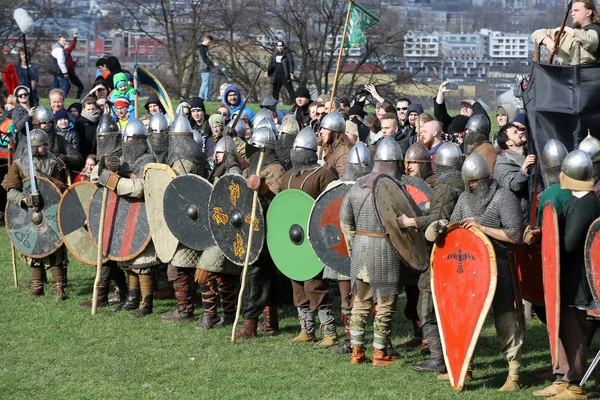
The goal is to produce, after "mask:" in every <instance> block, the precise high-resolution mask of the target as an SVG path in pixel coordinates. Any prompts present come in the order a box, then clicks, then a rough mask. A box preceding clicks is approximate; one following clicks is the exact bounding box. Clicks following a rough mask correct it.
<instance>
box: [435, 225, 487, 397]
mask: <svg viewBox="0 0 600 400" xmlns="http://www.w3.org/2000/svg"><path fill="white" fill-rule="evenodd" d="M497 277H498V270H497V266H496V253H495V252H494V247H493V246H492V243H491V242H490V240H489V239H488V238H487V236H485V234H483V233H482V232H481V231H480V230H479V229H477V228H470V229H468V230H467V229H464V228H462V227H460V225H454V226H452V225H449V227H448V230H447V233H446V234H445V235H444V236H443V237H441V238H440V239H439V240H438V241H437V242H436V243H435V244H434V246H433V250H432V251H431V292H432V294H433V303H434V305H435V307H434V308H435V314H436V316H437V321H438V327H439V330H440V338H441V341H442V349H443V351H444V360H445V361H446V368H447V369H448V374H449V376H450V383H451V384H452V387H453V388H454V389H457V390H462V387H463V384H464V381H465V376H466V374H467V369H468V368H469V362H470V361H471V357H472V356H473V351H474V350H475V345H476V344H477V339H478V338H479V333H480V332H481V328H482V327H483V324H484V322H485V318H486V315H487V313H488V311H489V309H490V306H491V304H492V300H493V299H494V294H495V292H496V283H497ZM466 310H468V312H467V311H466Z"/></svg>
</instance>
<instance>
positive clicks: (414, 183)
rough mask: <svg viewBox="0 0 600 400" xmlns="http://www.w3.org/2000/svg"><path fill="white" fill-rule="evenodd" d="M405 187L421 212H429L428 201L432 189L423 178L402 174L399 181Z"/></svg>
mask: <svg viewBox="0 0 600 400" xmlns="http://www.w3.org/2000/svg"><path fill="white" fill-rule="evenodd" d="M400 182H402V183H404V185H405V187H406V191H407V192H408V194H409V195H410V197H411V198H412V199H413V200H414V201H415V203H416V204H417V206H418V207H419V209H420V210H421V211H423V212H426V213H428V212H429V202H430V201H431V196H432V194H433V189H432V188H431V186H429V185H428V184H427V182H425V181H424V180H423V179H421V178H419V177H416V176H410V175H402V179H401V181H400Z"/></svg>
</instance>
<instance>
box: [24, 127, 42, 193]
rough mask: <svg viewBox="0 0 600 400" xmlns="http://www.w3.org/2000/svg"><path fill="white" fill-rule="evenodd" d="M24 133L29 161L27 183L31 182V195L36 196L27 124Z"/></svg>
mask: <svg viewBox="0 0 600 400" xmlns="http://www.w3.org/2000/svg"><path fill="white" fill-rule="evenodd" d="M25 133H26V135H27V160H28V161H29V181H30V182H31V194H32V195H33V196H37V195H38V194H39V193H38V190H37V184H36V182H35V170H34V168H33V153H32V151H31V135H30V134H29V122H25Z"/></svg>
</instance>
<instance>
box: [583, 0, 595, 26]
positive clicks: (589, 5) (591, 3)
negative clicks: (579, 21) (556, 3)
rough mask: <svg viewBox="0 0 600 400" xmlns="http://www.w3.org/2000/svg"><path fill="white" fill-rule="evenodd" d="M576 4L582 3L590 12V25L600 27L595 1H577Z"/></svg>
mask: <svg viewBox="0 0 600 400" xmlns="http://www.w3.org/2000/svg"><path fill="white" fill-rule="evenodd" d="M577 3H583V6H584V7H585V8H586V9H588V10H592V23H593V24H597V25H600V15H599V14H598V9H597V8H596V1H595V0H577Z"/></svg>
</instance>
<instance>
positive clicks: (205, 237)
mask: <svg viewBox="0 0 600 400" xmlns="http://www.w3.org/2000/svg"><path fill="white" fill-rule="evenodd" d="M212 189H213V186H212V185H211V184H210V183H209V182H208V181H207V180H206V179H204V178H201V177H199V176H198V175H180V176H178V177H177V178H175V179H173V180H172V181H171V182H170V183H169V185H168V186H167V190H165V194H164V197H163V206H162V207H163V213H164V219H165V221H166V223H167V226H168V228H169V229H168V230H169V231H170V232H171V233H172V234H173V236H174V237H175V238H176V239H177V240H179V241H180V242H181V243H182V244H183V245H185V246H187V247H189V248H190V249H194V250H197V251H201V250H205V249H207V248H209V247H211V246H214V245H215V241H214V239H213V237H212V235H211V234H210V216H211V215H210V213H209V212H208V201H209V199H210V193H211V191H212ZM253 240H254V239H253Z"/></svg>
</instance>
